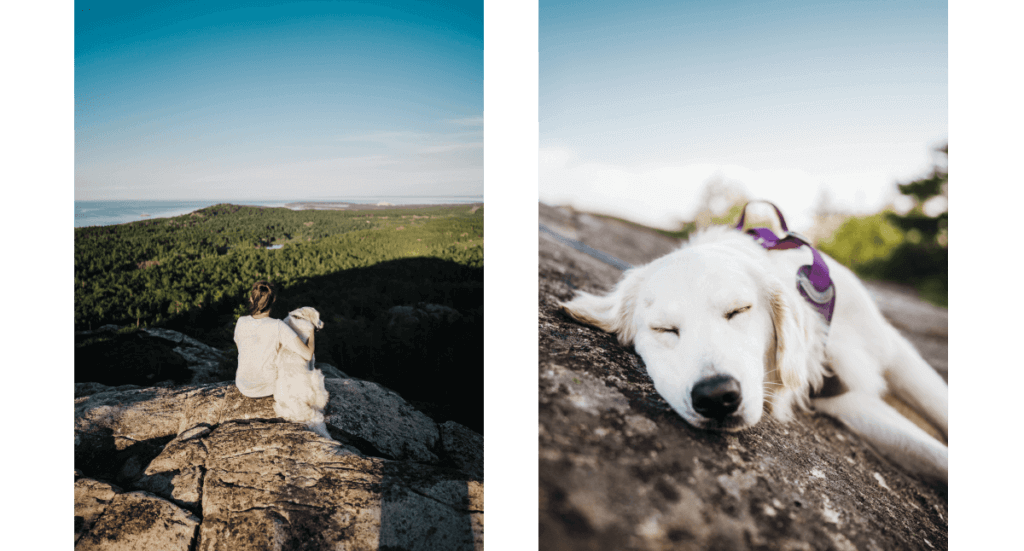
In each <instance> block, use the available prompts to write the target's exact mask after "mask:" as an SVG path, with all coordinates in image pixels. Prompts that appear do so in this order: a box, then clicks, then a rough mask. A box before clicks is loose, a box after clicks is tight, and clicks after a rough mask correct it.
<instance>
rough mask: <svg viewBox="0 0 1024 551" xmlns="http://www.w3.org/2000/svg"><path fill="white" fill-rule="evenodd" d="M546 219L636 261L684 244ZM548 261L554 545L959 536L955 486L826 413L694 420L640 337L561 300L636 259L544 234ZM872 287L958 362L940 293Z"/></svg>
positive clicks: (545, 432)
mask: <svg viewBox="0 0 1024 551" xmlns="http://www.w3.org/2000/svg"><path fill="white" fill-rule="evenodd" d="M540 221H541V223H542V224H545V225H547V226H548V227H550V228H552V229H554V230H556V231H558V232H559V233H560V234H562V235H565V236H568V237H572V238H574V239H579V240H582V241H583V242H584V243H586V244H587V245H589V246H590V247H593V248H595V249H598V250H601V251H603V252H605V253H608V254H611V255H613V256H616V257H618V258H620V259H622V260H625V261H627V262H629V263H632V264H639V263H644V262H647V261H650V260H652V259H654V258H657V257H658V256H661V255H662V254H665V253H667V252H670V251H671V250H673V249H674V248H675V247H676V246H677V245H678V243H677V242H675V241H674V240H672V239H669V238H667V237H664V236H662V235H660V234H658V233H656V232H653V231H649V230H646V229H644V228H639V227H636V226H633V225H630V224H626V223H622V222H618V221H613V220H608V219H603V218H599V217H595V216H588V215H582V214H579V213H573V212H571V211H566V210H562V209H554V208H550V207H547V206H544V205H541V212H540ZM539 268H540V270H539V271H540V274H539V275H540V297H539V303H540V306H539V309H540V320H539V322H540V325H539V335H540V343H539V344H540V354H539V360H540V365H539V373H538V375H539V387H540V468H539V473H540V496H539V497H540V549H544V550H549V549H587V550H591V549H680V550H687V549H693V550H697V549H722V550H743V549H758V550H769V549H773V550H774V549H785V550H797V549H803V550H817V549H837V550H852V549H860V550H875V551H878V550H884V549H926V550H935V549H947V548H948V545H947V534H948V513H947V499H946V490H945V488H944V487H935V486H932V485H929V484H927V483H925V482H923V481H921V480H918V479H915V478H913V477H911V476H909V475H907V474H906V473H904V472H903V471H901V470H899V469H897V468H895V467H893V466H892V465H889V464H888V463H886V462H885V461H884V460H882V459H881V458H879V457H878V456H877V455H876V454H875V453H874V452H873V451H872V450H871V449H870V448H869V447H868V446H867V445H866V444H865V443H864V442H863V441H861V440H860V438H858V437H857V436H856V435H855V434H853V433H852V432H850V431H849V430H847V429H846V428H845V427H843V426H842V425H840V424H839V423H838V422H836V421H834V420H832V419H830V418H828V417H824V416H818V415H806V414H805V415H798V416H797V418H796V420H795V421H793V422H792V423H789V424H786V425H782V424H779V423H777V422H774V421H772V420H771V419H768V420H765V421H762V422H761V423H760V424H758V425H757V426H756V427H754V428H753V429H750V430H747V431H744V432H741V433H736V434H733V433H717V432H704V431H699V430H696V429H694V428H692V427H691V426H689V425H687V424H686V423H685V422H684V421H683V420H682V419H681V418H680V417H679V416H678V415H677V414H676V413H675V412H674V411H673V410H672V409H671V408H670V407H669V406H668V404H667V403H665V401H664V400H663V399H662V398H661V397H660V396H659V395H658V393H657V392H656V391H655V390H654V387H653V384H652V383H651V380H650V378H649V377H648V375H647V373H646V369H645V367H644V365H643V362H642V360H641V359H640V357H639V356H637V355H636V354H635V352H634V350H632V349H627V348H623V347H622V346H620V345H619V344H618V342H617V341H616V339H615V337H614V336H612V335H609V334H606V333H603V332H601V331H598V330H595V329H593V328H590V327H587V326H584V325H581V324H579V323H576V322H574V321H572V320H571V319H569V318H568V317H567V316H565V315H564V314H562V313H561V312H560V311H559V309H558V306H557V303H558V302H559V301H564V300H567V299H569V298H571V297H572V296H573V293H575V292H576V290H578V289H583V290H588V291H593V292H596V291H603V290H607V289H609V288H610V287H611V285H613V284H614V283H615V282H616V281H617V280H618V278H619V276H620V275H621V272H620V271H619V270H617V269H615V268H613V267H611V266H609V265H608V264H605V263H603V262H600V261H598V260H596V259H594V258H592V257H591V256H588V255H585V254H583V253H580V252H578V251H576V250H574V249H572V248H570V247H568V246H566V245H564V244H562V243H561V242H559V241H557V240H556V239H553V238H550V237H549V236H548V235H546V234H543V233H542V234H541V236H540V265H539ZM870 288H871V289H872V292H873V293H875V296H876V300H878V301H879V303H880V305H881V307H882V309H883V312H884V313H885V315H886V316H887V317H889V318H890V319H891V320H892V321H893V323H894V325H896V326H897V327H898V328H899V329H900V330H901V331H903V333H904V335H906V336H907V337H908V338H909V339H910V340H911V341H912V342H914V343H915V345H917V346H918V348H919V349H921V351H922V354H923V355H924V356H925V358H926V359H927V360H928V361H929V362H931V363H932V365H933V366H936V367H939V368H940V369H939V371H940V373H943V374H944V372H945V367H946V359H945V355H946V352H945V317H944V316H932V315H919V314H920V312H923V311H926V310H927V311H932V308H933V307H928V306H927V305H921V304H920V302H919V301H917V300H914V299H913V298H912V297H911V298H908V297H906V292H905V291H904V292H902V293H901V292H900V291H898V290H896V289H894V288H892V287H887V286H874V285H872V286H871V287H870ZM893 293H895V294H896V295H900V299H898V300H897V299H896V298H895V297H894V296H893ZM908 301H909V302H911V303H913V304H914V305H915V306H914V308H912V309H909V308H907V307H906V303H907V302H908ZM939 310H941V309H939ZM933 313H934V312H933ZM922 320H927V324H928V325H926V326H921V324H920V323H919V322H920V321H922Z"/></svg>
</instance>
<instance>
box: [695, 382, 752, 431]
mask: <svg viewBox="0 0 1024 551" xmlns="http://www.w3.org/2000/svg"><path fill="white" fill-rule="evenodd" d="M690 398H691V399H692V403H693V409H694V411H696V412H697V413H699V414H701V415H703V416H704V417H707V418H708V419H712V420H715V421H724V420H725V419H726V417H728V416H730V415H732V414H733V413H736V410H737V409H739V407H740V402H742V401H743V394H742V393H741V392H740V383H739V381H737V380H736V379H734V378H732V377H730V376H728V375H717V376H715V377H708V378H707V379H704V380H703V381H701V382H699V383H697V384H696V385H695V386H694V387H693V391H691V392H690Z"/></svg>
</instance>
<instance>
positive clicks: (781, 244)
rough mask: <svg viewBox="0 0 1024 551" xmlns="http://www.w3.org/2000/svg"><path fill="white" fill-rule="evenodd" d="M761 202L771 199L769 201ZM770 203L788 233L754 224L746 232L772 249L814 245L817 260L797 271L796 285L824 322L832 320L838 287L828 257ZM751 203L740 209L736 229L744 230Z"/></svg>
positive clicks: (829, 322)
mask: <svg viewBox="0 0 1024 551" xmlns="http://www.w3.org/2000/svg"><path fill="white" fill-rule="evenodd" d="M761 202H763V203H768V201H761ZM768 204H769V205H771V206H772V208H773V209H775V214H777V215H779V224H780V225H781V226H782V231H784V232H786V234H785V235H784V236H783V237H781V238H780V237H778V236H776V235H775V234H774V233H772V232H771V230H769V229H768V228H751V229H749V230H747V232H746V233H748V234H750V235H752V236H754V238H755V239H756V240H757V242H758V243H759V244H760V245H761V246H762V247H764V248H765V249H768V250H770V251H772V250H782V249H796V248H798V247H802V246H804V245H807V248H809V249H811V255H812V256H813V257H814V261H813V262H811V264H810V265H804V266H801V267H800V269H798V270H797V271H796V289H797V291H799V292H800V295H801V296H803V297H804V300H806V301H807V302H808V303H810V305H811V306H813V307H814V309H815V310H817V311H818V312H819V313H820V314H821V315H822V316H824V317H825V323H826V324H831V323H832V312H833V310H835V306H836V288H835V285H833V284H832V278H830V277H829V275H828V266H826V265H825V260H824V259H823V258H821V255H820V254H818V251H817V250H815V249H814V247H812V246H811V244H810V243H808V242H807V240H806V239H805V238H803V237H801V236H800V235H799V234H797V233H794V232H791V231H789V228H787V227H786V219H785V218H783V217H782V212H780V211H779V207H776V206H775V205H774V204H772V203H768ZM749 205H750V203H747V204H746V205H744V206H743V212H742V213H740V222H739V224H737V225H736V229H737V230H740V231H743V220H744V219H745V218H746V216H747V206H749Z"/></svg>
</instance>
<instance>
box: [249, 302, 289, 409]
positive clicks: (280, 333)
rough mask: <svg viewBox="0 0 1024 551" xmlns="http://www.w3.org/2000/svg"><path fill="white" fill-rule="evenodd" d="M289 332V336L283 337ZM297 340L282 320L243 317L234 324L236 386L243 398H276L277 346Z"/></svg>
mask: <svg viewBox="0 0 1024 551" xmlns="http://www.w3.org/2000/svg"><path fill="white" fill-rule="evenodd" d="M285 331H287V333H284V332H285ZM289 334H290V335H291V336H292V337H293V338H294V334H295V332H294V331H292V329H291V328H290V327H288V326H287V325H285V323H284V322H282V321H281V320H279V319H274V318H271V317H262V318H253V317H252V316H242V317H241V318H238V323H237V324H235V344H236V345H237V346H238V372H237V374H236V376H235V384H236V385H237V386H238V390H239V391H241V393H242V394H244V395H246V396H248V397H250V398H259V397H262V396H270V395H272V394H274V384H275V383H276V381H277V367H276V366H275V365H274V358H275V356H276V355H277V349H278V346H279V345H280V344H281V343H282V342H287V340H285V339H284V338H283V337H285V336H289Z"/></svg>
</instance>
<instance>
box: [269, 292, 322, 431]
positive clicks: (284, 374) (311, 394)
mask: <svg viewBox="0 0 1024 551" xmlns="http://www.w3.org/2000/svg"><path fill="white" fill-rule="evenodd" d="M285 323H287V324H288V326H289V327H291V328H292V330H294V331H295V334H297V335H298V336H299V338H300V339H302V342H303V343H308V342H309V336H310V335H312V334H313V331H314V330H316V329H320V328H322V327H323V326H324V323H323V322H322V321H320V313H319V312H317V311H316V310H315V309H313V308H310V307H308V306H307V307H304V308H299V309H297V310H293V311H291V312H289V313H288V317H287V318H286V319H285ZM315 366H316V356H315V355H314V356H313V357H312V358H310V359H309V361H308V362H307V361H306V360H304V359H302V356H299V355H298V354H296V353H295V352H293V351H292V350H290V349H288V348H287V347H283V346H282V347H281V349H280V350H279V351H278V355H277V386H276V388H275V389H274V412H276V413H277V415H278V416H280V417H282V418H283V419H285V420H286V421H292V422H294V423H303V424H305V425H306V426H307V427H309V428H311V429H313V431H315V432H316V433H318V434H320V435H321V436H323V437H325V438H330V437H331V435H330V434H328V432H327V426H326V425H325V424H324V407H325V406H326V405H327V399H328V397H329V395H328V393H327V389H326V388H325V387H324V374H323V373H321V372H320V370H319V369H316V367H315Z"/></svg>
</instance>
